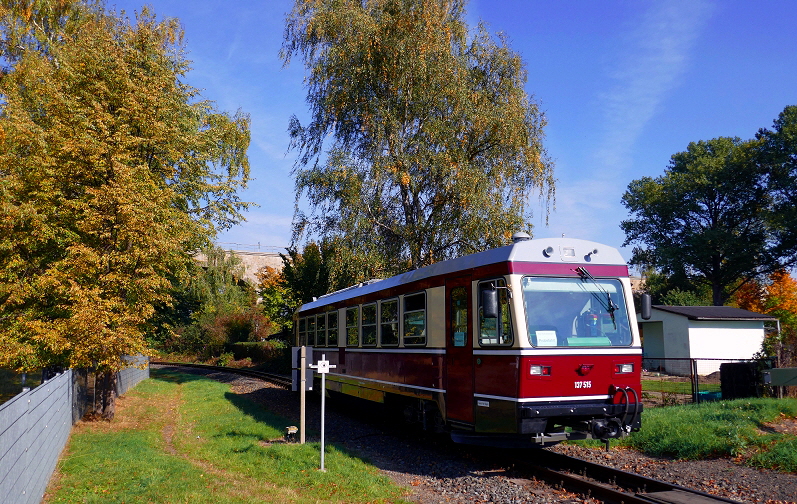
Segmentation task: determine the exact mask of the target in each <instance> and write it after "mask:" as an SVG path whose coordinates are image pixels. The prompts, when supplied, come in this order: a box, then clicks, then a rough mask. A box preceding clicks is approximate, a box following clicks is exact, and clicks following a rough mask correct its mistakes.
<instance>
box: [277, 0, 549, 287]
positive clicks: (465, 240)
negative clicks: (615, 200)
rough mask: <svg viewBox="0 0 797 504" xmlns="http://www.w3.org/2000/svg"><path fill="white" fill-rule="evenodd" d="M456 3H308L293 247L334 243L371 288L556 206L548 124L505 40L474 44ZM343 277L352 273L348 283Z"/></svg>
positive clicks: (294, 125) (294, 47) (300, 51)
mask: <svg viewBox="0 0 797 504" xmlns="http://www.w3.org/2000/svg"><path fill="white" fill-rule="evenodd" d="M463 4H464V2H461V1H456V0H444V1H436V0H435V1H431V0H427V1H415V0H374V1H369V2H361V1H359V0H341V1H332V0H318V1H308V0H296V2H295V4H294V7H293V10H292V12H291V13H290V14H289V15H288V17H287V26H286V30H285V41H284V44H283V48H282V57H283V59H284V61H285V63H286V64H288V63H289V62H290V61H291V59H292V58H293V57H294V56H299V57H301V58H302V59H303V61H304V64H305V67H306V69H307V71H308V75H307V79H306V85H307V89H308V94H307V102H308V104H309V106H310V121H309V123H308V124H305V125H303V124H301V123H300V121H299V120H298V119H297V118H296V117H294V118H293V119H292V120H291V123H290V128H289V131H290V134H291V140H292V147H293V148H295V149H297V150H298V153H299V156H298V161H297V164H296V171H295V173H296V192H297V201H298V200H299V199H300V198H301V197H302V196H303V195H304V196H306V197H307V200H308V201H309V203H310V205H311V207H312V210H311V212H310V214H305V213H303V212H301V211H297V214H296V216H295V226H296V227H295V231H296V234H295V242H296V241H299V240H300V239H301V238H302V237H306V236H320V237H321V238H322V239H324V240H326V241H329V242H334V243H335V246H336V251H337V254H338V261H336V263H335V265H334V266H333V272H332V273H333V278H335V277H338V276H346V277H350V278H351V279H352V280H354V281H362V280H366V279H369V278H374V277H384V276H387V275H390V274H393V273H396V272H399V271H402V270H406V269H414V268H418V267H421V266H424V265H428V264H431V263H433V262H435V261H439V260H442V259H446V258H450V257H454V256H457V255H461V254H465V253H471V252H475V251H479V250H483V249H485V248H489V247H493V246H497V245H503V244H506V243H508V242H509V239H510V237H511V234H512V233H513V232H515V231H519V230H523V229H526V230H530V229H531V224H530V217H531V212H530V209H529V198H530V196H531V194H532V193H533V192H535V191H538V192H539V195H540V197H542V198H543V199H544V200H545V201H546V202H549V201H551V199H552V198H553V195H554V178H553V163H552V162H551V160H550V159H549V158H548V156H547V153H546V151H545V148H544V146H543V137H544V134H543V127H544V126H545V117H544V115H543V113H542V112H541V111H540V109H539V106H538V104H537V103H536V102H535V101H534V100H533V99H531V98H530V97H529V96H528V95H527V94H526V92H525V91H524V87H525V84H526V79H527V73H526V69H525V65H524V63H523V61H522V60H521V58H520V56H519V55H518V54H517V53H515V52H514V51H512V49H511V48H510V47H509V46H508V44H507V42H506V38H505V37H503V36H499V38H498V39H497V40H496V39H494V38H492V37H491V36H490V35H489V34H488V33H487V30H486V29H485V27H484V26H482V25H479V27H478V28H477V29H476V30H475V31H474V32H473V34H472V36H469V33H470V32H469V28H468V26H467V24H466V22H465V20H464V18H465V10H464V6H463ZM343 266H345V267H346V268H348V270H347V271H345V272H341V271H340V268H341V267H343Z"/></svg>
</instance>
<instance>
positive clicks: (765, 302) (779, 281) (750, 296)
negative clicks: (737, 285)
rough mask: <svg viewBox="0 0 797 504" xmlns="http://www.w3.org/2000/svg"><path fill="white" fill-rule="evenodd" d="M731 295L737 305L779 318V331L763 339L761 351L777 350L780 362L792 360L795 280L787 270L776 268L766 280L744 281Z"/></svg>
mask: <svg viewBox="0 0 797 504" xmlns="http://www.w3.org/2000/svg"><path fill="white" fill-rule="evenodd" d="M734 297H735V301H736V304H737V305H738V306H739V308H743V309H745V310H750V311H754V312H756V313H765V314H767V315H772V316H773V317H777V318H778V320H779V321H780V333H779V334H772V336H770V337H768V338H767V339H766V340H765V341H764V349H763V350H764V353H765V354H766V355H775V354H778V355H779V356H780V357H781V362H780V365H781V366H789V365H791V364H794V363H795V359H797V280H795V279H794V278H793V277H792V276H791V275H790V274H789V272H788V271H786V270H778V271H775V272H773V273H772V274H770V275H769V278H768V281H766V282H759V281H755V282H750V283H749V284H747V285H745V286H744V287H743V288H741V289H739V290H738V291H737V292H736V294H735V296H734ZM778 348H780V350H777V349H778Z"/></svg>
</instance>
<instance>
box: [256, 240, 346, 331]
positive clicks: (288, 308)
mask: <svg viewBox="0 0 797 504" xmlns="http://www.w3.org/2000/svg"><path fill="white" fill-rule="evenodd" d="M335 254H336V251H335V249H334V247H333V246H331V245H330V244H328V243H322V244H321V245H318V244H316V243H314V242H310V243H308V244H307V245H306V246H305V247H304V249H303V250H302V252H299V250H298V249H296V248H294V247H290V248H288V253H287V254H280V257H282V263H283V266H282V269H281V270H279V271H278V270H276V269H275V268H270V267H267V268H264V269H263V270H261V271H260V272H258V279H259V282H260V296H261V298H262V300H263V305H264V310H265V312H266V314H268V315H269V317H271V318H272V320H274V321H275V323H276V324H277V325H278V326H280V327H281V328H282V330H286V329H287V330H290V328H291V326H292V324H293V315H294V313H296V310H298V309H299V307H300V306H301V305H302V304H304V303H309V302H311V301H312V300H313V299H315V298H318V297H320V296H322V295H324V294H327V293H328V292H330V291H331V290H333V287H332V284H331V283H330V282H331V273H330V272H331V268H332V265H333V264H334V263H335V257H336V255H335ZM342 281H343V282H344V283H345V282H346V281H345V280H342ZM346 285H348V284H346Z"/></svg>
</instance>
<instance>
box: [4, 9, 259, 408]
mask: <svg viewBox="0 0 797 504" xmlns="http://www.w3.org/2000/svg"><path fill="white" fill-rule="evenodd" d="M0 28H2V34H3V35H2V45H1V46H0V48H2V51H3V52H2V64H3V65H4V67H3V69H2V72H1V73H0V175H1V177H0V216H2V217H0V366H5V367H12V368H15V369H19V370H26V369H32V368H39V367H43V366H64V367H94V368H96V369H97V372H98V373H100V374H101V375H102V377H103V379H102V383H103V385H104V387H103V391H102V394H101V401H100V406H99V409H100V410H101V413H102V414H103V416H106V417H112V416H113V413H114V396H113V389H114V388H113V376H115V372H116V371H117V370H119V369H120V368H121V367H122V365H123V364H122V361H121V358H120V357H121V356H122V355H125V354H136V353H144V352H146V351H147V344H146V338H145V335H146V334H147V333H151V325H152V321H153V316H154V314H155V309H156V307H157V306H160V305H163V304H169V303H170V302H171V296H170V292H171V282H170V279H173V278H180V277H184V276H185V274H186V271H187V268H188V264H190V261H191V258H190V257H189V255H188V254H187V252H188V251H192V250H196V249H197V248H198V247H199V246H201V245H202V244H205V243H207V242H208V241H209V239H210V238H211V237H212V236H213V235H214V233H215V231H216V230H217V229H219V228H224V227H226V226H228V225H231V224H232V223H234V222H236V221H238V220H239V219H240V215H239V211H240V210H241V209H243V208H244V207H245V206H246V204H245V203H243V202H241V201H240V200H239V199H238V197H237V196H236V191H237V190H238V188H240V187H241V186H242V185H243V184H245V183H246V180H247V179H248V172H249V165H248V161H247V158H246V148H247V146H248V143H249V121H248V118H247V117H246V116H245V115H243V114H241V113H238V114H236V115H234V116H231V115H228V114H226V113H222V112H218V111H216V110H215V108H214V107H213V104H212V103H211V102H208V101H204V100H201V99H200V97H199V94H198V91H197V90H196V89H194V88H192V87H190V86H188V85H187V84H185V82H184V78H185V75H186V72H187V71H188V61H187V60H186V59H185V57H184V54H183V48H182V43H181V39H182V31H181V28H180V26H179V23H178V21H177V20H165V21H160V22H159V21H157V20H156V19H155V17H154V16H153V15H152V14H151V13H150V12H149V11H148V10H146V9H144V10H143V11H142V14H141V15H140V16H139V17H138V19H137V20H136V22H135V23H131V22H130V21H129V20H128V19H126V18H122V17H119V16H117V15H116V14H114V13H106V12H105V11H104V10H103V9H102V8H101V7H98V4H96V3H94V2H79V1H77V2H70V1H68V0H59V1H56V0H50V1H47V0H35V1H24V0H20V1H16V2H11V1H9V2H3V3H2V8H0Z"/></svg>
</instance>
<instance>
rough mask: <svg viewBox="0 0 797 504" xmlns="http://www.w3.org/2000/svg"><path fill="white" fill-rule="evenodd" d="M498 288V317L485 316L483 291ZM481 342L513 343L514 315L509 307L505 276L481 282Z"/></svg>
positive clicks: (486, 344)
mask: <svg viewBox="0 0 797 504" xmlns="http://www.w3.org/2000/svg"><path fill="white" fill-rule="evenodd" d="M493 287H497V288H498V318H485V317H484V313H483V311H482V309H481V299H482V291H484V290H486V289H492V288H493ZM479 303H480V306H479V344H480V345H484V346H488V345H511V344H512V316H511V311H510V309H509V291H508V290H507V289H506V281H505V280H504V279H503V278H498V279H495V280H488V281H485V282H480V283H479Z"/></svg>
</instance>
